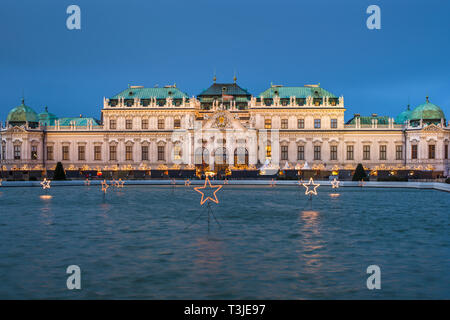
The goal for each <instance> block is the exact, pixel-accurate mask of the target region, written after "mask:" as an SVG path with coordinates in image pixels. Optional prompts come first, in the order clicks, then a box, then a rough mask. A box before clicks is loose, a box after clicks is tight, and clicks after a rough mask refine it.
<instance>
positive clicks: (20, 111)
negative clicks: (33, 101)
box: [6, 99, 39, 123]
mask: <svg viewBox="0 0 450 320" xmlns="http://www.w3.org/2000/svg"><path fill="white" fill-rule="evenodd" d="M6 121H8V122H10V123H25V122H27V121H28V122H38V121H39V120H38V116H37V114H36V112H34V110H33V109H31V108H30V107H28V106H26V105H25V101H24V99H22V104H21V105H20V106H18V107H15V108H14V109H12V110H11V111H10V112H9V113H8V117H7V118H6Z"/></svg>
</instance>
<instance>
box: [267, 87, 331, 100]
mask: <svg viewBox="0 0 450 320" xmlns="http://www.w3.org/2000/svg"><path fill="white" fill-rule="evenodd" d="M275 95H278V96H279V97H280V98H281V99H289V98H290V97H296V98H306V97H309V96H311V97H313V98H322V97H330V98H337V97H336V96H335V95H334V94H332V93H331V92H329V91H327V90H325V89H323V88H320V87H284V86H283V87H278V86H272V87H270V88H268V89H267V90H265V91H263V92H261V93H260V96H262V97H263V98H273V96H275Z"/></svg>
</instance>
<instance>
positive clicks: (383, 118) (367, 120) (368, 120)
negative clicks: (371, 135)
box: [347, 116, 389, 125]
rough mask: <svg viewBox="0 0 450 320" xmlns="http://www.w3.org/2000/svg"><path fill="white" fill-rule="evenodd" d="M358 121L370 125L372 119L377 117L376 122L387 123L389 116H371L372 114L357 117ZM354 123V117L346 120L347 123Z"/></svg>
mask: <svg viewBox="0 0 450 320" xmlns="http://www.w3.org/2000/svg"><path fill="white" fill-rule="evenodd" d="M359 118H360V119H361V120H360V123H361V124H365V125H371V124H372V119H378V124H389V117H388V116H381V117H378V116H377V117H372V116H368V117H365V116H362V117H359ZM355 123H356V117H353V118H351V119H350V120H349V121H347V124H355Z"/></svg>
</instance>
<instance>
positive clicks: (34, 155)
mask: <svg viewBox="0 0 450 320" xmlns="http://www.w3.org/2000/svg"><path fill="white" fill-rule="evenodd" d="M37 158H38V153H37V146H31V160H37Z"/></svg>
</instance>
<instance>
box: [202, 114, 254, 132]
mask: <svg viewBox="0 0 450 320" xmlns="http://www.w3.org/2000/svg"><path fill="white" fill-rule="evenodd" d="M203 128H205V129H210V128H211V129H219V130H222V129H239V130H246V129H245V127H244V126H243V125H242V124H241V122H240V121H239V120H238V119H235V117H234V116H233V115H232V114H231V113H230V112H229V111H226V110H220V111H217V112H215V113H214V114H212V115H211V117H210V118H209V119H208V120H207V121H206V123H205V124H204V126H203Z"/></svg>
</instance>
